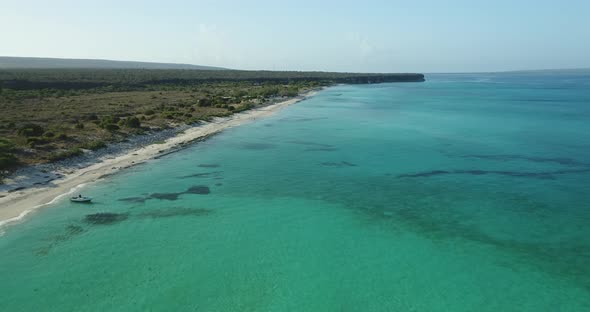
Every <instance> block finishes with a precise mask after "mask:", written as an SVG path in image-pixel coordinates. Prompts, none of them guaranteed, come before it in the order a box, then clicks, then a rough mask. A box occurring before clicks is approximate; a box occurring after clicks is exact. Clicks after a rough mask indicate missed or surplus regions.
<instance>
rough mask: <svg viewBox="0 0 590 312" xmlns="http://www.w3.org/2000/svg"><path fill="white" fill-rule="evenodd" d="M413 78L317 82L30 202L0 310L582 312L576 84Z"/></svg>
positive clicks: (5, 258) (533, 78) (582, 192)
mask: <svg viewBox="0 0 590 312" xmlns="http://www.w3.org/2000/svg"><path fill="white" fill-rule="evenodd" d="M427 79H428V81H427V82H425V83H407V84H380V85H361V86H337V87H333V88H330V89H327V90H325V91H323V92H321V93H320V94H319V95H318V96H316V97H314V98H312V99H310V100H307V101H304V102H301V103H298V104H297V105H294V106H291V107H289V108H287V109H285V110H283V111H281V112H279V113H277V114H276V115H274V116H272V117H270V118H266V119H261V120H258V121H256V122H254V123H250V124H247V125H243V126H241V127H238V128H233V129H230V130H227V131H225V132H224V133H222V134H219V135H217V136H214V137H212V138H211V139H209V140H207V141H205V142H201V143H198V144H196V145H194V146H192V147H190V148H188V149H185V150H183V151H180V152H178V153H174V154H171V155H167V156H165V157H162V158H160V159H157V160H153V161H150V162H148V163H146V164H143V165H140V166H137V167H135V168H132V169H130V170H127V171H125V172H123V173H121V174H118V175H116V176H113V177H110V178H108V179H107V180H104V181H100V182H98V183H95V184H92V185H89V186H87V187H85V188H84V189H83V192H84V193H86V194H89V195H92V196H94V197H95V201H96V203H94V204H92V205H75V204H72V203H69V202H65V201H62V202H59V203H57V204H55V205H53V206H51V207H47V208H44V209H41V210H39V211H38V212H36V213H35V214H33V215H32V216H31V217H30V218H28V219H27V220H26V221H25V222H23V223H21V224H18V225H14V226H11V227H8V228H7V229H5V230H6V233H5V235H4V236H2V237H0V294H1V304H2V308H1V309H2V310H3V311H41V310H43V311H145V310H149V309H152V310H156V311H174V310H191V311H193V310H199V311H588V310H590V266H589V265H588V263H590V229H589V227H588V224H590V223H589V221H590V205H589V204H588V202H589V200H590V188H589V186H588V185H590V136H589V135H588V133H589V132H590V123H589V122H588V121H589V120H590V77H589V76H583V75H577V76H575V75H552V76H548V75H506V74H503V75H431V76H428V77H427ZM197 186H206V187H208V188H209V190H210V192H209V193H207V189H206V188H204V187H197ZM191 187H192V189H190V188H191ZM121 199H124V200H121ZM105 212H108V213H115V214H119V215H112V216H111V217H112V218H111V219H109V218H103V219H90V220H88V219H87V217H86V215H89V214H95V213H105Z"/></svg>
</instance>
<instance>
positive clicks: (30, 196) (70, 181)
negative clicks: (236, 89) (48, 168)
mask: <svg viewBox="0 0 590 312" xmlns="http://www.w3.org/2000/svg"><path fill="white" fill-rule="evenodd" d="M318 92H319V90H311V91H307V92H305V93H302V94H300V95H298V96H296V97H294V98H290V99H287V100H284V101H281V102H277V103H274V104H270V105H267V106H263V107H260V108H255V109H251V110H248V111H245V112H241V113H237V114H233V115H231V116H228V117H221V118H216V119H214V120H213V121H211V122H208V123H205V124H200V125H197V126H193V127H190V128H188V129H186V130H184V131H183V132H181V133H178V134H176V135H175V136H172V137H170V138H168V139H166V140H165V142H164V143H162V144H158V143H155V144H149V145H147V146H142V147H139V148H134V149H130V150H126V151H125V152H124V153H123V154H122V155H117V156H114V157H113V156H112V155H106V156H103V157H99V158H96V159H95V160H94V162H93V163H92V164H90V165H88V166H85V167H83V168H75V169H74V168H69V169H70V170H68V172H67V173H65V174H61V173H58V174H56V173H55V172H52V173H51V174H53V175H57V176H59V178H56V179H51V180H47V181H46V182H45V183H43V184H41V185H35V186H34V187H23V188H20V187H17V188H16V189H14V190H11V191H4V192H1V193H0V195H4V196H3V197H0V229H1V228H2V227H4V226H6V225H8V224H12V223H15V222H19V221H21V220H23V219H24V218H25V217H26V216H27V215H28V214H30V213H31V212H33V211H35V210H37V209H39V208H41V207H43V206H47V205H50V204H52V203H54V202H56V201H58V200H60V199H61V198H62V197H63V196H66V195H68V194H71V193H72V192H73V191H75V190H76V189H77V188H79V187H82V186H84V185H86V184H88V183H92V182H95V181H98V180H100V179H102V178H105V177H107V176H110V175H113V174H115V173H117V172H119V171H121V170H123V169H126V168H129V167H132V166H135V165H138V164H141V163H145V162H146V161H148V160H151V159H155V158H158V157H162V156H164V155H167V154H170V153H174V152H176V151H178V150H181V149H182V148H184V147H187V146H188V145H189V144H191V143H193V142H195V141H199V140H204V139H207V137H209V136H211V135H214V134H217V133H219V132H221V131H223V130H225V129H228V128H232V127H236V126H239V125H242V124H244V123H246V122H250V121H254V120H256V119H259V118H263V117H267V116H270V115H272V114H273V113H275V112H277V111H278V110H280V109H283V108H285V107H287V106H290V105H293V104H295V103H298V102H301V101H303V100H306V99H308V98H310V97H312V96H314V95H316V94H317V93H318ZM55 171H57V170H55ZM0 234H1V231H0Z"/></svg>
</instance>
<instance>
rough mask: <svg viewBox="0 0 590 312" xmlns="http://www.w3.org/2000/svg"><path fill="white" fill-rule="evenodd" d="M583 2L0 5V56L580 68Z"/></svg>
mask: <svg viewBox="0 0 590 312" xmlns="http://www.w3.org/2000/svg"><path fill="white" fill-rule="evenodd" d="M589 9H590V3H588V2H585V1H569V2H568V3H567V4H559V3H555V2H552V1H529V0H527V1H520V2H519V3H513V2H509V1H496V2H494V3H485V4H482V3H477V4H475V3H472V2H469V1H450V2H446V3H444V4H443V3H439V2H435V1H433V0H430V1H418V2H415V3H406V2H402V1H368V2H366V3H365V4H363V5H360V4H351V3H349V2H344V3H343V2H332V1H329V2H323V3H314V2H312V1H307V0H305V1H297V2H294V1H288V2H283V3H280V4H278V3H275V2H272V1H257V2H256V3H254V4H252V3H241V2H233V1H216V2H210V1H196V2H193V1H181V0H172V1H169V2H167V4H166V6H162V5H161V4H159V3H157V2H155V1H127V2H125V3H124V4H121V3H118V2H116V1H112V0H107V1H103V2H100V3H95V2H87V1H67V0H62V1H53V2H51V3H44V2H41V1H29V2H28V3H26V4H25V3H18V2H15V1H3V0H0V12H1V13H0V17H1V18H0V27H2V28H3V29H8V30H13V31H7V32H5V34H4V36H3V44H2V46H0V55H3V56H16V57H47V58H75V59H105V60H116V61H136V62H158V63H182V64H194V65H203V66H215V67H224V68H232V69H244V70H296V71H308V70H312V71H338V72H423V73H453V72H501V71H518V70H539V69H577V68H583V69H584V68H590V59H589V58H588V57H587V55H590V34H589V32H588V31H586V30H587V29H588V28H589V27H590V22H588V21H587V19H586V18H585V12H588V11H589Z"/></svg>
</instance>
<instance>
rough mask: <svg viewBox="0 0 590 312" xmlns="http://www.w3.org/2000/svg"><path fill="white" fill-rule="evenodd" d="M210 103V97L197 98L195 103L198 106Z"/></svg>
mask: <svg viewBox="0 0 590 312" xmlns="http://www.w3.org/2000/svg"><path fill="white" fill-rule="evenodd" d="M212 104H213V103H212V102H211V99H209V98H202V99H199V101H198V102H197V105H198V106H199V107H209V106H211V105H212Z"/></svg>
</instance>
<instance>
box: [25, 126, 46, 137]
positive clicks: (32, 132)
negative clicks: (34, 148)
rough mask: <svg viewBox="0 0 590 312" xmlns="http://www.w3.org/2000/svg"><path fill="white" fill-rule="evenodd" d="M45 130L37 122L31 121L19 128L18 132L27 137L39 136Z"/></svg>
mask: <svg viewBox="0 0 590 312" xmlns="http://www.w3.org/2000/svg"><path fill="white" fill-rule="evenodd" d="M43 132H45V130H44V129H43V127H41V126H40V125H37V124H33V123H29V124H26V125H24V126H22V127H21V128H20V129H18V134H19V135H22V136H26V137H37V136H41V135H43Z"/></svg>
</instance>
